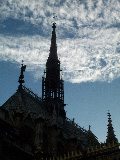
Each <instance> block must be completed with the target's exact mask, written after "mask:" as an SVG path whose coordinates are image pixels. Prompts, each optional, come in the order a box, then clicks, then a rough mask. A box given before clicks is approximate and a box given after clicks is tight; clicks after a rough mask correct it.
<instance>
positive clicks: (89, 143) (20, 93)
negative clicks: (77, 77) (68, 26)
mask: <svg viewBox="0 0 120 160" xmlns="http://www.w3.org/2000/svg"><path fill="white" fill-rule="evenodd" d="M52 28H53V31H52V38H51V47H50V53H49V57H48V59H47V62H46V71H45V73H46V75H45V76H44V77H42V98H39V97H38V96H37V95H36V94H35V93H33V92H32V91H31V90H30V89H28V88H27V87H25V86H24V85H23V83H24V74H23V73H24V71H25V69H26V66H25V65H23V64H22V66H21V73H20V77H19V81H18V82H19V86H18V89H17V91H16V93H15V94H13V95H12V96H11V97H10V98H9V99H8V100H7V101H6V102H5V103H4V104H3V105H2V106H1V107H0V160H14V159H15V160H21V159H22V160H32V159H36V160H37V159H40V158H41V157H42V158H43V159H45V158H46V157H48V158H49V157H53V156H54V157H57V156H59V155H60V156H63V155H64V154H67V153H68V152H69V153H70V152H78V151H79V152H80V153H81V154H82V155H83V159H85V157H86V156H87V150H88V148H89V151H91V150H92V148H95V147H96V146H98V145H99V142H98V140H97V138H96V136H95V135H94V134H93V133H92V131H91V130H90V127H89V130H88V131H87V130H85V129H83V128H81V127H80V126H79V125H77V124H76V123H75V122H74V119H73V120H70V119H69V118H67V117H66V112H65V109H64V107H65V103H64V81H63V80H62V78H61V75H60V71H61V70H60V61H59V59H58V55H57V44H56V32H55V28H56V25H55V23H53V26H52ZM108 115H109V124H108V136H107V140H106V143H111V142H112V141H114V142H115V143H117V139H116V138H115V135H114V131H113V127H112V124H111V119H110V113H108ZM79 159H80V157H79Z"/></svg>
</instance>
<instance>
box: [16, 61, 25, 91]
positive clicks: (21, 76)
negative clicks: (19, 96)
mask: <svg viewBox="0 0 120 160" xmlns="http://www.w3.org/2000/svg"><path fill="white" fill-rule="evenodd" d="M23 62H24V61H23V60H22V64H21V72H20V76H19V80H18V82H19V83H20V85H19V89H21V88H22V84H23V83H24V82H25V81H24V75H23V72H24V71H25V69H26V65H23Z"/></svg>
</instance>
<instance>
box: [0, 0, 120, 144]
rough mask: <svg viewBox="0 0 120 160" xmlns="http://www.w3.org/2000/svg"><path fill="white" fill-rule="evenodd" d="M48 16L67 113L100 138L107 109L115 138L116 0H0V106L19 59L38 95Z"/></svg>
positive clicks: (11, 88) (119, 132)
mask: <svg viewBox="0 0 120 160" xmlns="http://www.w3.org/2000/svg"><path fill="white" fill-rule="evenodd" d="M54 13H55V14H54ZM53 16H55V18H53ZM53 22H55V23H56V36H57V52H58V57H59V58H60V62H61V69H62V77H63V79H64V90H65V103H66V104H67V106H66V107H65V110H66V112H67V117H68V118H70V119H73V118H75V122H76V123H77V124H78V125H80V126H81V127H84V128H85V129H87V130H88V128H89V125H91V130H92V132H93V133H94V134H95V135H96V136H97V137H98V140H99V141H100V142H104V141H105V140H106V136H107V124H108V122H107V120H108V118H107V112H108V110H109V111H110V113H111V118H112V121H113V122H112V123H113V127H114V129H115V134H116V136H117V138H118V140H119V141H120V116H119V113H120V94H119V93H120V0H107V1H106V0H57V1H55V0H50V1H48V0H20V1H19V0H0V106H1V105H2V104H3V103H4V102H5V101H6V100H7V99H8V98H10V96H12V95H13V94H14V93H15V92H16V90H17V87H18V85H19V84H18V78H19V74H20V66H21V62H22V60H24V64H25V65H27V68H26V72H25V73H24V75H25V86H26V87H28V88H30V89H31V90H32V91H33V92H35V93H36V94H38V96H41V78H42V76H43V72H44V69H45V64H46V60H47V58H48V56H49V50H50V43H51V32H52V23H53Z"/></svg>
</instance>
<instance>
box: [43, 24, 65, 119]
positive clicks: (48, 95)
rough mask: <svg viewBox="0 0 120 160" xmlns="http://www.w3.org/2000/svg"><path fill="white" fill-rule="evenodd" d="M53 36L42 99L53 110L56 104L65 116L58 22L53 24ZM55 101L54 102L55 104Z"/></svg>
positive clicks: (59, 111) (57, 108) (60, 113)
mask: <svg viewBox="0 0 120 160" xmlns="http://www.w3.org/2000/svg"><path fill="white" fill-rule="evenodd" d="M52 28H53V30H52V37H51V46H50V53H49V57H48V59H47V62H46V72H45V73H46V75H45V77H42V100H43V101H44V102H46V103H47V104H48V103H49V104H50V103H51V107H50V105H49V109H50V110H51V112H52V110H53V106H54V105H55V109H56V113H57V114H58V115H61V116H63V117H65V111H64V106H65V104H64V82H63V80H62V79H61V78H60V71H61V70H60V61H59V59H58V56H57V44H56V32H55V29H56V24H55V22H54V23H53V25H52ZM53 103H54V104H53Z"/></svg>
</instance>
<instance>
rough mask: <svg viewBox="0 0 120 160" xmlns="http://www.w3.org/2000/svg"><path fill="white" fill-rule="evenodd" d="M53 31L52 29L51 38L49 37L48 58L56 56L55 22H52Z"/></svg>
mask: <svg viewBox="0 0 120 160" xmlns="http://www.w3.org/2000/svg"><path fill="white" fill-rule="evenodd" d="M52 28H53V31H52V38H51V46H50V55H49V56H50V58H57V44H56V32H55V28H56V23H53V26H52Z"/></svg>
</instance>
